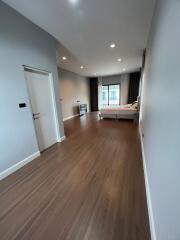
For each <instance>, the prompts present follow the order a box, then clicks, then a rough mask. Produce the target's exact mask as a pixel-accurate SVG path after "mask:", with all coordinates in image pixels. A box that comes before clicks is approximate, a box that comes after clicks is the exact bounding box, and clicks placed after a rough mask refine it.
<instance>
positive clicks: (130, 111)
mask: <svg viewBox="0 0 180 240" xmlns="http://www.w3.org/2000/svg"><path fill="white" fill-rule="evenodd" d="M99 112H100V114H101V115H104V114H105V115H134V114H136V113H137V109H134V108H130V107H124V106H120V107H117V108H102V109H100V111H99Z"/></svg>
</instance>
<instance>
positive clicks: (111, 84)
mask: <svg viewBox="0 0 180 240" xmlns="http://www.w3.org/2000/svg"><path fill="white" fill-rule="evenodd" d="M114 85H116V86H117V85H118V86H119V104H118V105H117V106H120V105H121V97H120V96H121V84H120V83H115V84H114V83H110V84H103V85H102V86H103V87H108V106H111V105H112V104H111V105H109V86H114Z"/></svg>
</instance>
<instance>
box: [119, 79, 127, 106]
mask: <svg viewBox="0 0 180 240" xmlns="http://www.w3.org/2000/svg"><path fill="white" fill-rule="evenodd" d="M128 93H129V74H123V75H121V93H120V98H121V101H120V103H121V105H125V104H127V103H128Z"/></svg>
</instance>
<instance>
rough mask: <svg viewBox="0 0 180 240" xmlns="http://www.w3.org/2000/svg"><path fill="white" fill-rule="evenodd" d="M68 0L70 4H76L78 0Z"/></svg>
mask: <svg viewBox="0 0 180 240" xmlns="http://www.w3.org/2000/svg"><path fill="white" fill-rule="evenodd" d="M69 2H70V3H71V4H77V3H78V0H69Z"/></svg>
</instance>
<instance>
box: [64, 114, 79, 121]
mask: <svg viewBox="0 0 180 240" xmlns="http://www.w3.org/2000/svg"><path fill="white" fill-rule="evenodd" d="M77 116H79V114H75V115H73V116H70V117H67V118H63V121H64V122H65V121H67V120H69V119H71V118H74V117H77Z"/></svg>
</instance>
